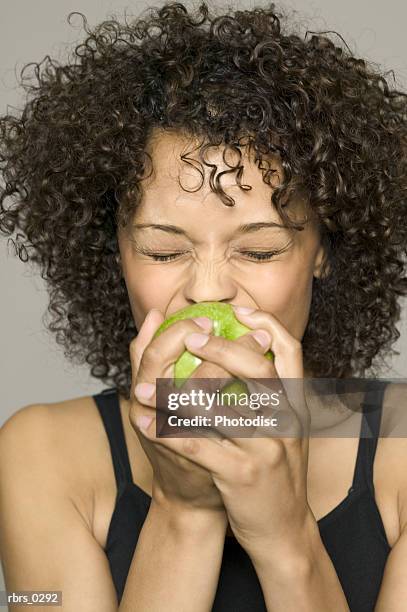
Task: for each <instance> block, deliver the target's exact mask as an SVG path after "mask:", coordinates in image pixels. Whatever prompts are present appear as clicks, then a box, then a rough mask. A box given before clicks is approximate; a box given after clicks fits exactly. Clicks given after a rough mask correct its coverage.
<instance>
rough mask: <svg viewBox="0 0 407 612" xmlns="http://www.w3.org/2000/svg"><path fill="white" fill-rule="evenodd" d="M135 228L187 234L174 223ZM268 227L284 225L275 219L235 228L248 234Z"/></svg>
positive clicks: (149, 224)
mask: <svg viewBox="0 0 407 612" xmlns="http://www.w3.org/2000/svg"><path fill="white" fill-rule="evenodd" d="M133 227H134V228H136V229H146V228H152V229H158V230H161V231H163V232H168V233H169V234H181V235H182V236H188V233H187V232H186V231H185V230H183V229H182V228H181V227H177V226H176V225H163V224H162V223H135V224H134V225H133ZM265 227H267V228H270V227H279V228H282V227H285V226H284V225H282V224H281V223H276V222H275V221H257V222H256V223H244V224H243V225H239V227H238V228H237V230H236V234H249V233H252V232H257V231H258V230H261V229H263V228H265Z"/></svg>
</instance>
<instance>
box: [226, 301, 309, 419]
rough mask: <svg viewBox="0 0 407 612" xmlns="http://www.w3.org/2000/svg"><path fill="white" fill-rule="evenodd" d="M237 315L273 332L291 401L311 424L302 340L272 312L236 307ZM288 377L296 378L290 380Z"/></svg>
mask: <svg viewBox="0 0 407 612" xmlns="http://www.w3.org/2000/svg"><path fill="white" fill-rule="evenodd" d="M233 309H234V312H235V315H236V318H237V319H238V320H239V321H241V322H242V323H243V324H244V325H246V326H247V327H250V328H252V329H260V328H261V329H265V330H266V331H268V332H269V333H270V335H271V351H272V352H273V354H274V360H273V363H274V366H275V369H276V372H277V375H278V377H279V378H280V379H281V381H282V384H283V386H284V388H285V392H286V395H287V397H288V401H289V403H290V404H291V406H292V408H293V409H294V411H295V412H296V414H297V417H298V418H299V420H300V422H301V423H302V425H303V426H308V425H309V418H310V417H309V410H308V407H307V405H306V401H305V394H304V385H303V380H304V363H303V354H302V344H301V341H300V340H298V339H297V338H295V337H294V336H292V335H291V333H290V332H289V331H288V330H287V329H286V327H285V326H284V325H283V324H282V323H280V321H279V320H278V319H277V318H276V317H275V316H274V315H272V314H271V313H269V312H264V311H261V310H254V311H253V312H251V313H249V314H247V313H242V312H241V311H239V308H238V307H233ZM289 379H293V380H292V381H290V380H289Z"/></svg>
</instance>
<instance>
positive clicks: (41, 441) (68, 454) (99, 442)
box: [0, 396, 114, 530]
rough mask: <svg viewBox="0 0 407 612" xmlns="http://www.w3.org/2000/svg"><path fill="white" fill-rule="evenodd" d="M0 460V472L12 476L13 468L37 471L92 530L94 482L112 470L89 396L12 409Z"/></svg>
mask: <svg viewBox="0 0 407 612" xmlns="http://www.w3.org/2000/svg"><path fill="white" fill-rule="evenodd" d="M103 457H104V458H105V462H103V459H102V461H101V458H103ZM0 459H1V460H0V465H1V466H2V471H3V472H4V473H8V472H9V471H10V470H11V472H12V474H13V476H14V477H18V474H19V473H20V472H19V470H21V471H22V470H24V472H25V473H26V472H27V469H32V470H34V469H36V470H38V471H41V474H40V476H41V479H42V480H43V481H44V482H45V481H46V480H52V481H53V487H54V486H55V491H56V494H64V493H66V494H67V495H68V496H69V497H70V498H71V500H72V502H73V503H74V504H75V506H76V507H77V509H78V510H79V512H80V514H81V515H82V517H83V519H84V521H85V522H86V524H87V526H88V528H89V530H92V515H93V507H94V500H95V486H96V483H97V482H104V480H105V479H106V478H109V477H110V479H112V473H111V466H110V465H109V459H110V454H109V447H108V441H107V438H106V433H105V431H104V428H103V424H102V421H101V419H100V417H99V415H98V412H97V408H96V405H95V402H94V400H93V398H92V397H91V396H84V397H77V398H73V399H69V400H63V401H60V402H54V403H44V404H30V405H28V406H24V407H22V408H20V409H19V410H17V411H16V412H15V413H14V414H13V415H12V416H11V417H10V418H9V419H8V420H7V421H6V422H5V423H4V425H3V426H2V428H1V430H0ZM11 466H12V467H11ZM112 486H114V481H113V483H112Z"/></svg>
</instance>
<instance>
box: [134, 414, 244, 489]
mask: <svg viewBox="0 0 407 612" xmlns="http://www.w3.org/2000/svg"><path fill="white" fill-rule="evenodd" d="M138 422H139V421H138ZM145 424H147V423H145ZM145 424H144V425H145ZM138 426H139V428H140V433H141V435H143V436H145V437H146V438H147V439H149V440H151V441H153V442H155V443H156V444H159V445H160V446H162V447H164V448H166V449H168V450H170V451H172V452H174V453H176V454H177V455H179V456H180V457H183V458H185V459H188V460H189V461H192V462H193V463H196V464H197V465H199V466H201V467H203V468H205V469H206V470H208V471H210V472H212V474H214V475H215V476H222V477H223V478H227V477H233V475H234V473H235V472H236V465H237V464H236V462H235V461H234V459H236V458H237V456H238V452H239V451H237V450H236V449H237V447H236V446H234V445H233V444H232V443H231V442H230V441H229V440H221V441H219V440H216V439H215V438H209V437H208V438H174V437H168V438H163V437H161V438H158V437H156V432H155V427H154V420H153V421H151V422H150V423H149V424H147V427H145V426H143V423H140V425H138ZM220 472H221V473H220Z"/></svg>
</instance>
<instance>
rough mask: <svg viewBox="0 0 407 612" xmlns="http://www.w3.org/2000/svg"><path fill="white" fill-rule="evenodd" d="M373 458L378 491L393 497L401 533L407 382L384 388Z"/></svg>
mask: <svg viewBox="0 0 407 612" xmlns="http://www.w3.org/2000/svg"><path fill="white" fill-rule="evenodd" d="M377 455H378V457H377V460H376V461H377V465H378V466H380V468H379V469H380V472H379V474H378V479H380V484H381V487H382V489H383V490H385V489H388V490H389V491H390V489H391V490H392V493H393V494H394V493H395V494H396V496H395V499H396V504H395V507H396V508H397V514H398V522H399V526H400V532H401V531H402V530H403V528H404V527H406V526H407V472H406V468H405V466H406V465H407V382H404V379H401V380H400V381H392V382H389V383H388V384H387V386H386V389H385V394H384V398H383V412H382V421H381V427H380V438H379V441H378V447H377Z"/></svg>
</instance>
